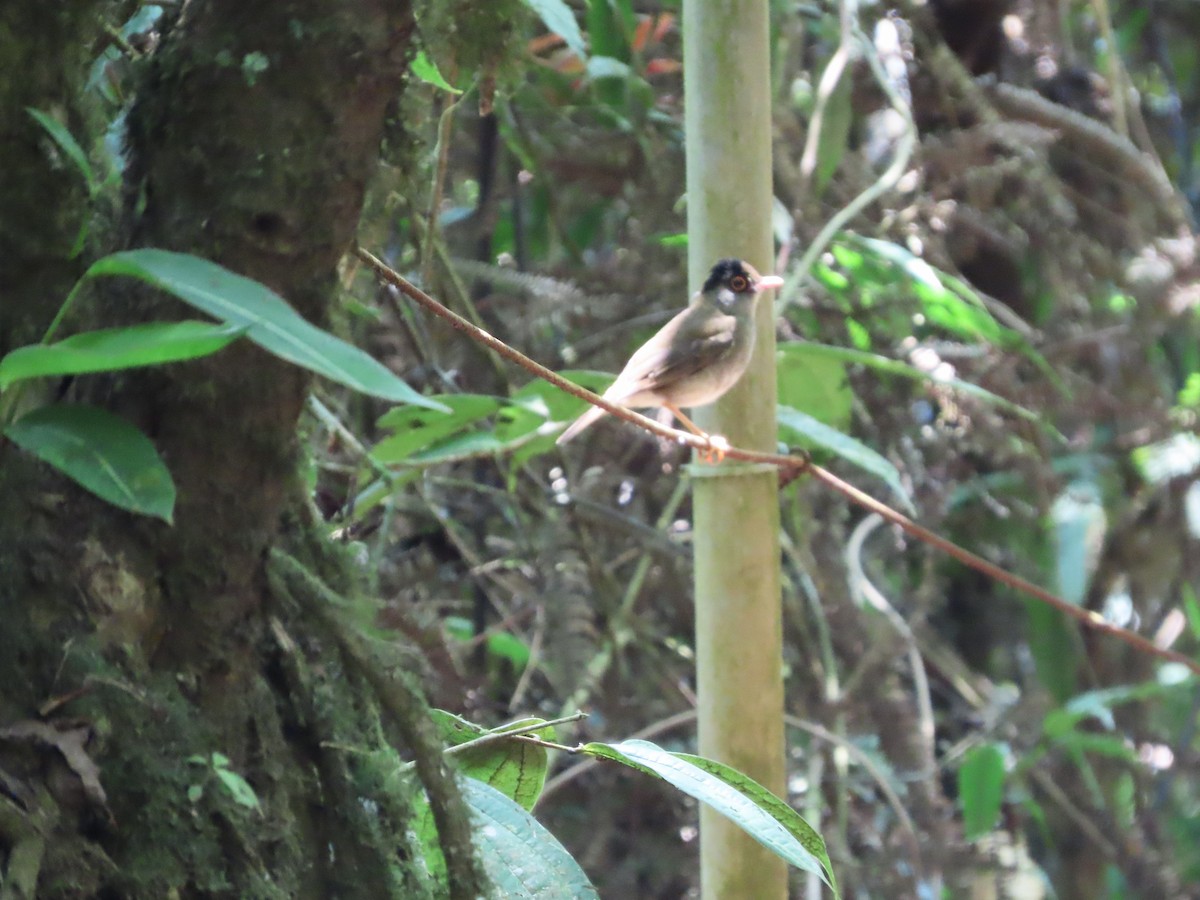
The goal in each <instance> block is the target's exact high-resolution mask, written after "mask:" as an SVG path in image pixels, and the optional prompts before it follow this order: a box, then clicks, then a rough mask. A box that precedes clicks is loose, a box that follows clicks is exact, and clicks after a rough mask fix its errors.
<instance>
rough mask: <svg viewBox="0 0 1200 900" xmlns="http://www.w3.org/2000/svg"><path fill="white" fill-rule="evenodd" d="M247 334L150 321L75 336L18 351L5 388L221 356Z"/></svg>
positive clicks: (5, 368) (5, 369) (5, 366)
mask: <svg viewBox="0 0 1200 900" xmlns="http://www.w3.org/2000/svg"><path fill="white" fill-rule="evenodd" d="M245 331H246V328H245V326H242V325H228V324H226V325H220V324H214V323H212V322H196V321H187V322H149V323H147V324H144V325H129V326H126V327H124V328H105V329H103V330H100V331H85V332H84V333H82V334H76V335H72V336H71V337H69V338H66V339H65V340H62V341H59V342H58V343H57V344H32V345H30V346H28V347H18V348H17V349H16V350H13V351H12V352H11V353H9V354H8V355H7V356H6V357H4V359H0V388H6V387H8V386H9V385H10V384H12V383H13V382H14V381H21V380H22V379H25V378H42V377H45V376H55V375H82V374H84V373H87V372H111V371H115V370H117V369H130V368H133V367H135V366H152V365H158V364H161V363H170V362H180V361H182V360H185V359H196V358H197V357H200V356H207V355H208V354H210V353H216V352H217V351H218V350H221V349H222V348H224V347H226V346H228V345H229V344H230V343H231V342H233V341H235V340H237V339H238V338H239V337H240V336H241V335H242V334H244V333H245Z"/></svg>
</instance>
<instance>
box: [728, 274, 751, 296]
mask: <svg viewBox="0 0 1200 900" xmlns="http://www.w3.org/2000/svg"><path fill="white" fill-rule="evenodd" d="M729 287H730V288H731V289H732V290H733V292H734V293H736V294H740V293H742V292H743V291H745V290H747V289H748V288H749V287H750V279H749V278H747V277H746V276H745V275H734V276H733V277H732V278H730V279H729Z"/></svg>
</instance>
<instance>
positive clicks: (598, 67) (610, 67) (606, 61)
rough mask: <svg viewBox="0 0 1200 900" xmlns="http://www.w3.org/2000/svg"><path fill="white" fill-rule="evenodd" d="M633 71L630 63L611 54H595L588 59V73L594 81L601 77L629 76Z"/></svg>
mask: <svg viewBox="0 0 1200 900" xmlns="http://www.w3.org/2000/svg"><path fill="white" fill-rule="evenodd" d="M632 71H633V70H632V69H630V68H629V64H628V63H624V62H621V60H619V59H614V58H613V57H611V56H593V57H592V58H591V59H589V60H588V61H587V74H588V78H590V79H592V81H598V80H600V79H601V78H628V77H629V76H630V74H631V72H632Z"/></svg>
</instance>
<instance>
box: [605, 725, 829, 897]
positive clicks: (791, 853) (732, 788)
mask: <svg viewBox="0 0 1200 900" xmlns="http://www.w3.org/2000/svg"><path fill="white" fill-rule="evenodd" d="M582 752H584V753H587V754H589V755H592V756H598V757H601V758H603V759H611V760H613V761H615V762H619V763H623V764H624V765H627V766H631V767H632V768H635V769H638V770H639V771H641V772H646V773H647V774H650V775H655V776H657V777H658V778H661V779H663V780H664V781H666V782H668V783H670V784H672V785H674V786H675V787H677V788H678V789H679V790H681V791H683V792H684V793H685V794H687V795H688V796H690V797H695V798H696V799H697V800H700V801H702V802H704V803H707V804H708V805H709V806H711V807H712V808H713V809H715V810H717V811H718V812H720V813H721V814H722V815H724V816H727V817H728V818H729V819H730V820H731V821H733V822H734V823H735V824H737V825H739V826H740V827H741V828H742V829H743V830H745V832H746V833H747V834H749V835H750V836H751V837H753V838H754V839H755V840H756V841H758V842H759V843H760V844H762V845H763V846H764V847H766V848H767V849H768V850H771V851H772V852H774V853H777V854H778V855H779V856H781V857H782V858H783V859H785V860H786V861H787V862H789V863H790V864H791V865H793V866H795V867H796V868H798V869H801V870H803V871H805V872H812V873H814V874H816V875H818V876H820V878H821V880H822V881H824V882H825V883H826V884H827V885H829V887H830V888H831V889H832V890H833V892H834V894H835V896H836V894H837V879H836V878H835V877H834V874H833V868H832V865H831V864H830V862H829V855H828V853H827V852H826V850H825V842H824V841H823V840H822V839H821V836H820V834H818V833H817V831H816V830H815V829H813V827H812V826H811V825H809V824H808V823H807V822H806V821H804V818H803V817H802V816H801V815H800V814H799V813H797V812H796V811H795V810H794V809H792V808H791V807H790V806H788V804H787V803H785V802H784V801H782V800H780V799H779V798H778V797H776V796H775V795H774V794H772V793H771V792H770V791H768V790H767V789H766V788H765V787H763V786H762V785H761V784H759V783H758V782H756V781H755V780H754V779H752V778H750V777H749V776H748V775H743V774H742V773H741V772H738V771H737V770H736V769H732V768H730V767H729V766H726V765H724V764H723V763H719V762H716V761H715V760H711V759H704V758H703V757H700V756H693V755H691V754H688V753H668V752H667V751H666V750H663V749H662V748H661V747H658V746H657V745H655V744H652V743H650V742H649V741H638V740H629V741H622V742H621V743H619V744H598V743H592V744H587V745H586V746H584V747H583V751H582Z"/></svg>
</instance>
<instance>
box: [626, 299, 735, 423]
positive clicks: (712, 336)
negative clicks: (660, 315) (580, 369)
mask: <svg viewBox="0 0 1200 900" xmlns="http://www.w3.org/2000/svg"><path fill="white" fill-rule="evenodd" d="M736 326H737V319H735V318H734V317H733V316H726V315H717V316H713V315H712V309H711V308H709V309H708V310H705V309H704V304H697V305H694V306H690V307H688V308H687V309H685V310H684V311H683V312H681V313H680V314H679V315H677V316H676V317H675V318H673V319H672V320H671V321H670V322H668V323H667V324H666V325H664V326H663V327H662V329H661V330H660V331H659V332H658V334H657V335H655V336H654V338H652V339H651V340H649V341H647V342H646V343H645V344H644V345H643V346H642V347H641V348H640V349H639V350H638V351H637V352H636V353H634V354H633V356H631V357H630V359H629V362H628V363H627V364H626V365H625V368H624V369H622V370H621V374H620V375H618V376H617V380H616V381H615V382H613V385H612V387H610V388H609V389H608V390H607V391H605V396H606V397H608V398H609V399H610V400H614V401H616V402H620V401H621V400H624V399H626V398H628V397H632V396H634V395H636V394H639V393H641V392H642V391H647V390H659V389H662V388H668V387H670V386H671V385H672V384H674V383H675V382H676V381H678V380H679V379H681V378H686V377H688V376H689V375H693V374H695V373H696V372H699V371H701V370H703V369H706V368H708V367H709V366H711V365H713V364H714V363H715V362H717V361H718V360H719V359H721V357H723V356H724V355H725V354H727V353H728V352H729V351H730V350H731V349H732V348H733V343H734V332H735V330H736Z"/></svg>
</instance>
